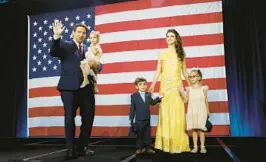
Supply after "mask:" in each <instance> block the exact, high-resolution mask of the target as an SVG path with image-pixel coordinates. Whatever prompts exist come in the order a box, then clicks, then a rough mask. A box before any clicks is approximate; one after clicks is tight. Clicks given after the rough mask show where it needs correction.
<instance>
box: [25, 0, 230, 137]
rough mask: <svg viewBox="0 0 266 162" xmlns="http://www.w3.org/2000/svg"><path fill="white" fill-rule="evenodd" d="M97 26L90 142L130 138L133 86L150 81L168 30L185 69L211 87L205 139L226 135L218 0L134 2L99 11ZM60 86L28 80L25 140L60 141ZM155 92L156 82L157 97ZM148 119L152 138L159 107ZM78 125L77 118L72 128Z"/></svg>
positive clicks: (54, 80)
mask: <svg viewBox="0 0 266 162" xmlns="http://www.w3.org/2000/svg"><path fill="white" fill-rule="evenodd" d="M95 24H96V30H99V31H100V32H101V43H102V44H101V46H102V48H103V51H104V55H103V58H102V60H103V63H104V66H103V67H104V68H103V71H102V72H101V73H100V74H99V75H98V76H99V77H98V84H99V89H100V94H98V95H96V116H95V120H94V127H93V131H92V136H127V135H128V128H129V121H128V113H129V104H130V98H129V97H130V94H131V93H133V92H134V91H135V87H134V85H133V82H134V80H135V78H136V77H139V76H142V77H145V78H147V80H148V82H149V83H150V82H151V81H152V77H153V75H154V71H155V69H156V65H157V58H158V54H159V53H160V52H161V51H162V50H163V49H164V48H166V47H167V46H166V41H165V34H166V31H167V30H168V29H170V28H175V29H176V30H177V31H178V32H179V33H180V35H181V36H182V39H183V45H184V49H185V52H186V54H187V67H188V69H190V68H192V67H200V68H201V70H202V72H203V77H204V84H205V85H208V86H209V94H208V97H209V105H210V110H211V112H212V116H211V121H212V122H213V124H214V127H213V131H212V132H211V133H209V135H229V133H230V127H229V126H230V121H229V112H228V103H227V102H228V98H227V86H226V73H225V58H224V45H223V43H224V41H223V20H222V2H221V0H197V1H195V0H178V1H173V0H156V1H153V0H138V1H134V2H126V3H119V4H112V5H105V6H99V7H96V17H95ZM58 80H59V77H50V78H43V79H31V80H29V84H28V85H29V100H28V110H29V122H28V123H29V125H28V126H29V136H52V135H59V136H63V135H64V119H63V118H64V117H63V115H64V111H63V107H62V106H63V104H62V102H61V98H60V96H59V92H58V91H57V90H56V85H57V83H58ZM184 84H185V85H186V83H185V81H184ZM158 87H159V82H158V83H157V85H156V92H158ZM155 95H156V94H155ZM151 113H152V118H151V125H152V135H155V131H156V125H157V118H158V106H154V107H151ZM78 114H79V113H78ZM80 124H81V121H80V116H79V115H78V116H77V117H76V125H77V126H78V127H79V126H80ZM76 133H79V129H77V131H76Z"/></svg>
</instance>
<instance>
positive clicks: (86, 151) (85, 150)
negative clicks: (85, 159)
mask: <svg viewBox="0 0 266 162" xmlns="http://www.w3.org/2000/svg"><path fill="white" fill-rule="evenodd" d="M94 154H95V153H94V151H92V150H91V149H89V147H83V148H78V149H77V155H78V156H92V155H94Z"/></svg>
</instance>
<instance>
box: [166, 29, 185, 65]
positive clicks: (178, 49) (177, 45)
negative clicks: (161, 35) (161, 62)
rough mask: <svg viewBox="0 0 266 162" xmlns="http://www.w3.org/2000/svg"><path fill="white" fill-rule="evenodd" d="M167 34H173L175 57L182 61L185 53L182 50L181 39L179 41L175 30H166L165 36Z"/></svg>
mask: <svg viewBox="0 0 266 162" xmlns="http://www.w3.org/2000/svg"><path fill="white" fill-rule="evenodd" d="M168 33H173V34H174V35H175V38H176V43H175V50H176V54H177V57H178V58H179V59H180V61H184V58H185V51H184V49H183V45H182V39H181V37H180V35H179V33H178V32H177V31H176V30H175V29H169V30H167V32H166V36H167V34H168Z"/></svg>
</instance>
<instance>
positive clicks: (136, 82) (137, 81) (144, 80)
mask: <svg viewBox="0 0 266 162" xmlns="http://www.w3.org/2000/svg"><path fill="white" fill-rule="evenodd" d="M140 82H145V83H147V80H146V79H145V78H143V77H138V78H136V80H135V82H134V84H135V85H138V83H140Z"/></svg>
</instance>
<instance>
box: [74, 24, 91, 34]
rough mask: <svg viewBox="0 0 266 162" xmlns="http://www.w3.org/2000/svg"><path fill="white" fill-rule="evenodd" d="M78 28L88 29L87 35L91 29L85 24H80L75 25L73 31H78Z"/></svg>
mask: <svg viewBox="0 0 266 162" xmlns="http://www.w3.org/2000/svg"><path fill="white" fill-rule="evenodd" d="M78 27H83V28H85V29H86V33H87V32H88V31H89V28H88V27H87V25H85V24H81V23H79V24H75V26H74V28H73V30H74V31H76V29H77V28H78Z"/></svg>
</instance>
